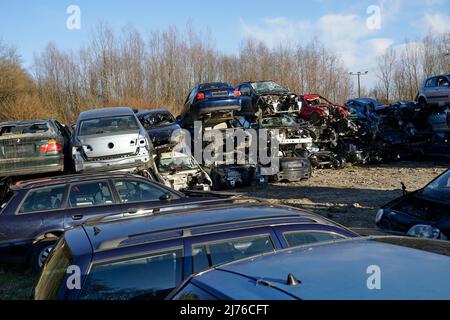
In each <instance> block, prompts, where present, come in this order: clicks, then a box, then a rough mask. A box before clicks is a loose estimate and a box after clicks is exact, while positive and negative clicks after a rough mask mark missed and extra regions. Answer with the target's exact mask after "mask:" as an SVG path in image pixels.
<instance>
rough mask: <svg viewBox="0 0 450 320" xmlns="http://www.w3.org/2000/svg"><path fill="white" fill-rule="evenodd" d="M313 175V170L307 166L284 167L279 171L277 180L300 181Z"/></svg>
mask: <svg viewBox="0 0 450 320" xmlns="http://www.w3.org/2000/svg"><path fill="white" fill-rule="evenodd" d="M310 177H311V171H310V170H308V169H307V168H301V169H284V170H283V171H280V172H278V173H277V180H278V181H283V180H286V181H290V182H295V181H300V180H304V179H309V178H310Z"/></svg>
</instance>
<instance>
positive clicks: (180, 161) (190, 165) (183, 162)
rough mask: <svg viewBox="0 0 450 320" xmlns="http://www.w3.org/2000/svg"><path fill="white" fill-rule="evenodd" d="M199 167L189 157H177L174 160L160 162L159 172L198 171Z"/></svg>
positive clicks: (167, 159)
mask: <svg viewBox="0 0 450 320" xmlns="http://www.w3.org/2000/svg"><path fill="white" fill-rule="evenodd" d="M197 169H198V165H197V164H196V163H195V161H194V160H193V159H192V158H191V157H188V156H184V157H183V156H177V157H172V158H163V159H160V160H159V162H158V170H159V172H166V173H170V172H176V171H186V170H197Z"/></svg>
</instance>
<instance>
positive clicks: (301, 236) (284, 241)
mask: <svg viewBox="0 0 450 320" xmlns="http://www.w3.org/2000/svg"><path fill="white" fill-rule="evenodd" d="M274 231H275V233H276V235H277V237H278V239H279V240H280V242H281V245H282V247H283V248H289V247H295V246H300V245H307V244H312V243H317V242H323V241H333V240H339V239H345V238H350V237H355V236H357V235H356V234H355V233H353V232H350V231H348V230H345V229H342V228H338V227H334V226H329V225H321V224H298V225H283V226H276V227H274Z"/></svg>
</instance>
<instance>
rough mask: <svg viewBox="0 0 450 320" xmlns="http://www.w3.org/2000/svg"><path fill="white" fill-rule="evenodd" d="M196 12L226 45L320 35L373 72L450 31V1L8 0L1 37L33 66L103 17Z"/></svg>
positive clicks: (181, 22) (155, 22) (154, 19)
mask: <svg viewBox="0 0 450 320" xmlns="http://www.w3.org/2000/svg"><path fill="white" fill-rule="evenodd" d="M72 4H75V5H78V6H79V7H80V9H81V30H72V31H70V30H68V29H67V28H66V19H67V17H68V14H67V13H66V9H67V7H68V6H69V5H72ZM371 5H375V6H378V7H379V8H380V10H381V11H380V13H381V16H380V17H381V28H380V29H373V30H370V29H369V28H368V27H367V24H366V21H367V18H369V17H370V16H371V14H370V13H367V9H368V7H369V6H371ZM189 19H191V20H192V23H193V25H194V27H195V28H196V29H197V30H209V31H210V33H211V35H212V38H213V40H214V42H215V44H216V46H217V47H218V48H219V49H220V50H221V51H224V52H228V53H235V52H237V51H238V49H239V45H240V43H241V41H242V40H243V39H245V38H246V37H253V38H256V39H260V40H263V41H265V42H266V43H267V44H268V45H271V46H274V45H277V44H279V43H280V42H283V43H292V44H295V43H298V42H301V43H307V42H309V41H310V40H311V39H313V38H315V37H316V38H318V39H319V40H321V41H322V42H323V43H325V45H326V46H328V47H329V48H330V49H331V50H334V51H335V52H336V53H338V54H339V55H340V56H341V57H342V59H343V61H344V62H345V63H346V64H347V66H348V67H349V68H351V69H354V70H359V69H361V70H362V69H364V70H370V71H372V70H373V69H374V65H375V57H376V55H377V54H380V53H382V52H383V51H384V50H385V49H386V48H387V47H389V46H394V47H395V46H399V45H401V43H403V42H404V40H405V39H406V38H408V39H409V40H411V41H415V40H419V39H420V38H422V37H423V36H424V35H425V34H426V33H427V32H428V31H429V30H431V31H432V32H434V33H441V32H446V31H450V0H409V1H407V0H378V1H375V0H368V1H366V0H363V1H346V0H344V1H342V0H341V1H337V0H335V1H332V0H310V1H299V0H246V1H237V2H234V1H226V2H222V1H211V0H192V1H185V0H183V1H182V0H165V1H161V0H159V1H153V0H147V1H144V0H128V1H125V0H120V1H119V0H114V1H111V0H110V1H106V0H91V1H88V0H72V1H65V0H53V1H52V0H37V1H36V0H34V1H31V0H28V1H26V0H21V1H15V2H12V1H6V0H1V2H0V21H1V22H0V26H1V28H0V38H2V39H3V41H4V42H6V43H8V44H11V45H14V46H15V47H17V49H18V51H19V53H20V54H21V55H22V58H23V62H24V65H25V66H26V67H29V66H30V65H31V64H32V61H33V55H34V53H37V52H40V51H41V50H42V49H43V48H44V47H45V46H46V45H47V43H48V42H49V41H53V42H54V43H55V44H56V45H57V46H58V47H59V48H60V49H65V50H70V49H74V50H76V49H78V48H79V47H80V46H81V45H82V44H84V43H87V41H88V40H89V37H90V32H91V31H92V29H93V28H94V27H95V25H96V24H97V23H98V22H99V21H102V22H106V23H108V24H109V25H110V26H112V27H113V28H114V29H115V30H117V31H119V30H120V29H121V28H122V27H124V26H126V25H127V24H132V25H134V26H135V27H136V28H137V29H138V30H140V31H141V32H142V33H143V34H144V35H145V34H146V33H149V32H150V31H152V30H155V29H163V28H165V27H167V26H169V25H177V26H179V27H180V28H183V27H184V26H185V25H186V23H187V21H188V20H189Z"/></svg>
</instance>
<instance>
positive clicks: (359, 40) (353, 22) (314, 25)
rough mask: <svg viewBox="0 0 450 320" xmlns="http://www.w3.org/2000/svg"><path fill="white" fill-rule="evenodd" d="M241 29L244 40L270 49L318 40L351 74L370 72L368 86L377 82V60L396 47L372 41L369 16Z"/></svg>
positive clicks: (270, 22)
mask: <svg viewBox="0 0 450 320" xmlns="http://www.w3.org/2000/svg"><path fill="white" fill-rule="evenodd" d="M241 29H242V31H243V34H244V37H251V38H254V39H257V40H260V41H263V42H264V43H266V44H267V45H269V46H276V45H279V44H280V43H283V44H297V43H301V44H307V43H308V42H310V41H311V40H312V39H314V38H316V37H317V38H318V39H319V40H320V41H321V42H322V43H323V44H324V45H325V46H326V47H327V48H329V49H330V50H332V51H333V52H335V53H336V54H338V55H339V56H340V57H341V59H342V61H343V62H344V63H345V65H346V66H347V67H348V68H350V69H351V70H352V71H365V70H368V71H370V73H369V75H368V76H367V77H366V78H365V81H366V84H367V85H368V86H372V85H373V84H374V83H375V81H376V75H375V66H376V57H377V56H378V55H381V54H383V53H384V52H385V51H386V49H387V48H389V46H391V45H392V44H393V43H394V41H393V40H392V39H390V38H371V36H373V35H374V34H375V33H376V30H370V29H369V28H367V26H366V16H362V17H361V16H358V15H354V14H328V15H324V16H322V17H320V18H319V19H318V20H317V21H315V22H311V21H308V20H302V21H294V20H290V19H287V18H285V17H275V18H266V19H263V20H261V21H260V22H258V23H249V22H246V21H245V20H243V19H241Z"/></svg>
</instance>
